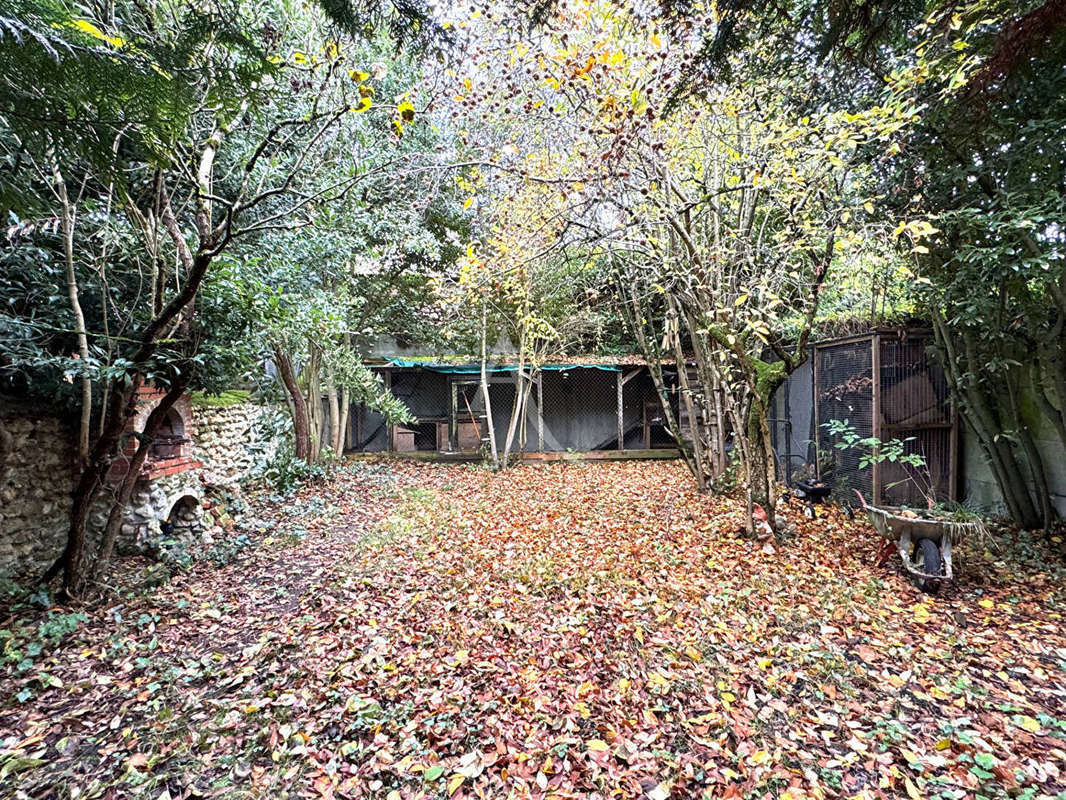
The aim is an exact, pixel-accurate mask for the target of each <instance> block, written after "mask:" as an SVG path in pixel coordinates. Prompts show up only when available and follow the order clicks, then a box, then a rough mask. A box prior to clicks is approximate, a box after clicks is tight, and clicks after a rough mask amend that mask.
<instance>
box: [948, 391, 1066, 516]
mask: <svg viewBox="0 0 1066 800" xmlns="http://www.w3.org/2000/svg"><path fill="white" fill-rule="evenodd" d="M1025 399H1026V398H1024V397H1023V404H1024V403H1025ZM1026 410H1027V411H1028V413H1027V415H1026V416H1027V418H1028V427H1029V433H1030V435H1031V436H1032V437H1033V440H1034V441H1035V443H1036V446H1037V449H1038V450H1039V451H1040V455H1041V456H1043V461H1044V469H1045V470H1046V471H1047V479H1048V485H1049V488H1050V490H1051V501H1052V503H1054V505H1055V508H1056V509H1058V512H1059V514H1060V515H1061V516H1063V517H1066V452H1063V449H1062V442H1061V441H1060V440H1059V438H1058V435H1057V434H1056V433H1055V429H1054V428H1053V427H1052V425H1051V421H1050V420H1048V419H1047V418H1046V417H1044V416H1043V415H1042V414H1040V413H1039V411H1038V410H1037V409H1036V407H1035V404H1028V408H1027V409H1026ZM959 439H960V440H961V449H962V453H961V454H960V458H959V463H960V465H961V469H962V496H963V498H964V499H965V500H966V502H967V503H969V504H972V505H973V506H975V507H977V508H980V509H983V510H985V511H988V512H990V513H993V514H1006V513H1007V510H1006V506H1005V505H1004V503H1003V497H1002V495H1001V494H1000V493H999V486H998V485H997V484H996V479H995V477H994V476H993V475H992V469H991V468H990V467H989V466H988V462H987V460H986V459H985V454H984V452H983V451H982V450H981V445H980V443H979V442H978V441H977V437H976V436H975V435H974V434H973V432H972V431H971V430H969V428H968V427H967V426H966V425H965V424H964V423H961V422H960V424H959ZM1027 477H1028V476H1027Z"/></svg>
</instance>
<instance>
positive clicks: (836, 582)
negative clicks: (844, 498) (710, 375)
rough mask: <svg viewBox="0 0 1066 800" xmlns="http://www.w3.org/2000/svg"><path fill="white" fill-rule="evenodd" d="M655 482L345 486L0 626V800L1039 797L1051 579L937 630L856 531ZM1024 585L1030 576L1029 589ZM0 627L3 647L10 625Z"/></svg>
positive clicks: (576, 477)
mask: <svg viewBox="0 0 1066 800" xmlns="http://www.w3.org/2000/svg"><path fill="white" fill-rule="evenodd" d="M744 515H745V512H744V506H743V504H742V503H740V502H738V501H734V500H732V499H729V498H725V497H715V496H710V495H706V494H700V493H697V492H696V490H695V487H694V485H693V483H692V481H691V477H690V476H689V475H688V473H687V472H686V470H685V467H684V465H683V464H682V463H681V462H662V463H660V462H655V463H642V462H619V463H609V464H581V463H576V464H558V465H550V466H521V467H517V468H514V469H512V470H508V471H506V472H503V473H496V472H492V471H489V470H486V469H483V468H478V467H471V466H444V465H428V464H420V463H413V462H412V463H403V462H391V463H387V464H357V465H355V466H349V467H347V468H345V469H343V470H341V471H339V472H338V473H336V474H335V476H334V478H333V480H332V481H331V482H330V483H328V484H325V485H319V486H316V487H312V488H307V489H305V490H303V491H302V492H299V493H297V494H296V495H294V496H292V497H290V498H288V499H278V498H275V499H273V500H271V499H269V498H268V497H267V496H264V497H261V498H259V499H258V500H256V501H255V502H254V503H253V507H252V509H251V510H250V511H249V514H248V515H247V516H246V517H245V520H246V531H245V533H246V535H247V536H248V538H249V541H250V544H249V546H248V547H246V548H244V549H241V550H239V551H236V552H234V553H232V554H230V559H229V562H228V563H222V562H226V561H227V559H225V558H220V559H218V561H219V562H220V563H222V565H221V566H218V565H216V564H212V563H210V562H201V563H200V564H199V565H197V566H195V567H194V568H193V569H192V570H191V571H189V572H186V573H181V574H178V575H177V576H175V577H174V578H173V580H171V581H170V582H169V583H167V584H165V585H164V586H162V587H160V588H159V589H158V590H156V591H155V592H154V593H145V592H143V591H141V592H137V591H129V592H128V593H127V594H126V595H125V596H123V598H122V599H120V600H117V601H113V602H109V603H106V604H103V605H98V606H95V607H91V608H84V609H81V610H80V611H79V612H78V613H80V614H83V615H84V618H83V619H81V618H79V619H70V618H69V617H67V616H66V614H65V611H64V610H62V609H53V610H52V611H51V612H49V613H48V614H46V615H42V616H38V617H34V616H32V615H31V616H26V615H25V614H24V615H22V616H20V617H19V619H20V622H19V623H18V625H17V626H15V627H14V630H13V631H12V632H11V633H9V634H5V635H6V636H7V638H6V639H5V641H4V642H3V648H4V650H3V658H4V666H3V670H4V677H3V682H2V683H3V696H2V698H0V706H2V710H0V732H2V733H0V737H2V738H0V747H2V751H0V753H2V755H0V775H2V779H0V784H2V785H3V786H4V788H5V794H8V793H9V794H11V795H13V796H27V797H40V796H47V797H129V796H143V797H152V798H159V797H171V798H178V797H186V798H192V797H282V796H288V797H327V798H328V797H335V798H347V797H374V798H379V797H387V798H390V800H391V799H392V798H415V797H425V798H431V797H432V798H443V797H453V798H473V797H535V798H548V797H555V798H567V797H603V798H606V797H647V798H658V799H659V800H662V798H667V797H674V798H682V797H704V796H705V797H766V796H777V797H794V798H795V797H867V798H874V797H898V796H910V797H912V798H919V797H922V798H925V797H929V798H934V797H943V798H955V797H989V798H993V797H1031V798H1038V797H1056V796H1061V793H1062V792H1063V791H1066V768H1064V767H1063V764H1066V628H1064V626H1063V609H1064V600H1066V591H1064V588H1063V587H1064V583H1063V574H1062V570H1061V568H1058V567H1056V566H1054V564H1055V563H1056V562H1055V560H1054V559H1053V558H1050V557H1049V554H1048V553H1047V552H1045V551H1044V550H1042V549H1041V546H1039V545H1038V544H1036V543H1034V541H1033V540H1030V539H1028V538H1026V537H1017V538H1015V539H1013V540H1012V541H1013V543H1012V544H1011V545H1010V546H1009V548H1006V549H1004V550H1002V551H1000V552H996V553H991V552H984V551H965V552H964V554H963V562H964V563H963V565H962V570H961V576H960V579H959V580H958V581H957V582H956V584H955V585H953V586H952V587H951V588H950V589H948V590H947V591H946V592H945V594H944V595H943V596H941V597H940V598H938V599H937V600H936V602H935V603H934V602H932V601H931V600H930V599H929V598H927V597H926V596H924V595H922V594H920V593H919V592H918V591H917V589H915V588H914V587H913V586H911V584H910V583H908V582H907V581H906V580H905V579H904V578H903V577H902V576H901V575H900V574H899V573H898V572H897V571H894V569H893V568H892V567H881V566H877V564H876V561H877V551H878V548H879V540H878V539H877V538H876V537H875V536H874V534H873V532H872V530H871V529H870V528H869V526H868V525H866V524H865V522H863V521H862V520H860V519H856V520H851V519H849V518H848V517H847V516H846V515H845V514H844V513H843V512H842V511H840V510H836V509H834V510H830V511H828V512H827V513H824V514H822V515H820V516H819V518H817V519H814V520H808V519H806V518H805V517H803V515H802V514H801V512H800V509H799V508H798V507H797V508H791V509H790V508H784V509H783V510H782V512H781V515H780V516H782V517H784V518H785V519H787V520H788V521H789V522H790V523H791V524H793V525H794V526H796V537H797V538H795V539H794V540H791V541H786V542H777V543H775V542H774V541H772V540H766V541H755V540H752V539H750V538H745V537H742V536H741V535H740V533H741V531H742V529H743V527H744ZM1049 564H1050V565H1051V566H1049ZM8 624H9V625H10V624H11V623H10V622H9V623H8Z"/></svg>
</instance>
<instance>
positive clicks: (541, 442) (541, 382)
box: [537, 372, 544, 453]
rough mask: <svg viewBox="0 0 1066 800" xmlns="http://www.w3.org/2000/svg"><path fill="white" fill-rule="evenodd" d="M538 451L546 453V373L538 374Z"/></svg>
mask: <svg viewBox="0 0 1066 800" xmlns="http://www.w3.org/2000/svg"><path fill="white" fill-rule="evenodd" d="M537 451H538V452H541V453H543V452H544V373H543V372H539V373H537Z"/></svg>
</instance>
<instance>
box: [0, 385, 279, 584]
mask: <svg viewBox="0 0 1066 800" xmlns="http://www.w3.org/2000/svg"><path fill="white" fill-rule="evenodd" d="M267 413H271V410H270V409H269V408H264V407H263V406H258V405H255V404H254V403H238V404H235V405H229V406H223V407H203V406H199V407H197V406H194V407H193V408H192V417H193V424H192V425H191V426H190V427H189V430H188V434H189V435H190V436H191V438H192V440H193V456H194V457H195V458H196V459H198V460H199V461H202V462H203V466H197V467H195V468H193V469H186V470H183V471H180V472H177V473H175V474H165V475H162V476H161V477H158V478H155V479H154V480H151V481H145V482H141V483H139V484H138V485H137V487H136V489H135V491H134V495H133V498H132V502H131V503H130V506H129V508H128V509H127V510H126V514H125V516H124V518H123V524H122V528H121V532H120V535H119V538H118V541H117V542H116V547H117V549H118V550H119V551H120V552H124V553H130V552H138V553H146V554H150V555H158V554H159V553H160V551H161V543H165V542H168V541H169V542H174V541H176V542H179V543H180V546H181V547H183V548H185V549H187V550H189V551H194V550H196V549H197V548H198V547H201V546H209V545H211V544H212V543H213V542H214V541H215V539H217V538H218V537H219V536H221V535H223V529H224V528H225V526H226V525H229V524H232V522H231V520H230V517H229V512H230V511H232V510H233V508H234V504H235V502H236V504H237V505H238V506H239V505H240V503H241V501H240V491H239V483H240V481H241V480H243V479H244V478H246V477H247V476H248V474H249V471H250V470H251V468H252V466H253V464H254V461H255V457H256V456H255V454H256V451H257V450H258V451H260V452H261V451H263V450H264V443H263V442H262V441H258V442H257V441H256V440H257V439H258V438H260V437H261V435H262V434H261V431H260V430H259V427H258V423H259V421H260V419H261V418H262V416H263V415H264V414H267ZM266 449H268V450H269V447H267V448H266ZM76 460H77V459H76V446H75V438H74V434H73V432H72V431H71V430H70V428H69V427H68V426H66V425H64V424H63V422H62V421H61V420H59V419H56V418H52V417H34V416H32V414H30V413H27V409H25V408H22V407H6V408H4V409H3V411H2V414H0V579H2V578H7V579H13V580H23V579H25V578H28V577H31V576H34V575H36V574H38V573H40V572H41V571H43V570H44V569H45V568H47V567H48V565H49V564H50V563H51V562H52V560H53V559H55V558H56V557H57V556H58V555H59V553H60V552H62V550H63V546H64V544H65V543H66V535H67V524H68V519H69V514H70V500H71V493H72V492H73V489H74V480H75V475H74V466H75V463H76ZM212 489H218V490H221V492H217V491H216V492H212V491H211V490H212ZM220 497H221V498H225V500H224V501H222V500H219V498H220ZM224 505H225V507H224ZM107 509H108V498H107V492H106V490H105V492H104V496H102V497H101V498H100V501H99V502H98V504H97V505H96V507H95V508H94V511H93V513H92V514H91V515H90V520H89V525H88V526H87V528H88V530H87V538H88V539H89V542H88V544H89V546H90V547H91V548H92V547H95V545H96V542H97V541H98V537H99V534H100V532H101V531H102V530H103V527H104V522H105V521H106V518H107ZM205 509H206V510H205Z"/></svg>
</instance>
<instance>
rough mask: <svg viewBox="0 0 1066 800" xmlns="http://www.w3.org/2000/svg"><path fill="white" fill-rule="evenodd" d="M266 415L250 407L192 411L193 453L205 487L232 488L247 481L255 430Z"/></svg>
mask: <svg viewBox="0 0 1066 800" xmlns="http://www.w3.org/2000/svg"><path fill="white" fill-rule="evenodd" d="M269 412H270V409H269V408H267V407H265V406H258V405H255V404H254V403H238V404H236V405H232V406H226V407H221V408H213V407H197V406H194V407H193V419H194V420H195V423H196V437H195V438H194V440H193V453H194V455H195V456H196V458H198V459H199V460H200V461H202V462H203V463H204V477H205V480H206V481H207V483H209V484H211V485H213V486H223V487H232V486H234V485H236V484H238V483H240V482H241V481H242V480H244V479H245V478H246V477H248V474H249V472H250V470H251V469H252V466H253V464H254V459H255V454H254V452H253V445H254V444H255V438H256V434H257V428H258V425H259V422H260V420H261V419H262V418H263V416H264V415H265V414H267V413H269ZM259 444H260V446H262V443H259Z"/></svg>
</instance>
